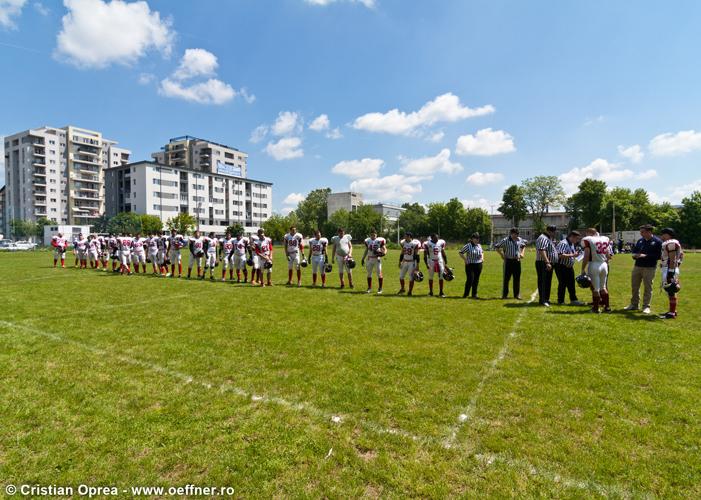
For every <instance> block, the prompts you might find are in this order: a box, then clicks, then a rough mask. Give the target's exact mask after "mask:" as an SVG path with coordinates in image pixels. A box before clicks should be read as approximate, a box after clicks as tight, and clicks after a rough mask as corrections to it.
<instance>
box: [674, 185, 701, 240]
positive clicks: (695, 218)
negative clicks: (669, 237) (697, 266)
mask: <svg viewBox="0 0 701 500" xmlns="http://www.w3.org/2000/svg"><path fill="white" fill-rule="evenodd" d="M679 215H680V217H679V218H680V225H679V233H680V234H679V236H680V238H681V241H682V242H683V243H685V244H686V245H689V246H692V247H694V248H699V247H701V192H699V191H694V192H693V193H691V195H690V196H687V197H686V198H684V199H683V200H682V208H681V211H680V214H679Z"/></svg>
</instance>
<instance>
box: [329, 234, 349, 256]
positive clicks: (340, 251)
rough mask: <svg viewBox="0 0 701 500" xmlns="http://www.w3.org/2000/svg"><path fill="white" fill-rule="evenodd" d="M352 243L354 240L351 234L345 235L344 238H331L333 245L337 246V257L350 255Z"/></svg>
mask: <svg viewBox="0 0 701 500" xmlns="http://www.w3.org/2000/svg"><path fill="white" fill-rule="evenodd" d="M351 241H353V238H352V237H351V235H350V234H344V235H343V237H341V236H338V235H336V236H334V237H333V238H331V243H333V244H334V245H336V255H340V256H341V257H345V256H346V255H348V254H349V253H350V251H351Z"/></svg>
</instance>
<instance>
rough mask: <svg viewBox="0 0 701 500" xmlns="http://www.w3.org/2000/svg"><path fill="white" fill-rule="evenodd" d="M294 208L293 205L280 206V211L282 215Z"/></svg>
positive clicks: (287, 213)
mask: <svg viewBox="0 0 701 500" xmlns="http://www.w3.org/2000/svg"><path fill="white" fill-rule="evenodd" d="M294 209H295V207H282V208H281V209H280V213H281V214H282V215H289V213H290V212H292V210H294Z"/></svg>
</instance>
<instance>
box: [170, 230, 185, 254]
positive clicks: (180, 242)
mask: <svg viewBox="0 0 701 500" xmlns="http://www.w3.org/2000/svg"><path fill="white" fill-rule="evenodd" d="M168 245H170V251H171V252H178V251H180V249H181V248H182V247H184V246H185V238H183V237H182V235H180V234H176V235H175V236H173V235H170V236H168Z"/></svg>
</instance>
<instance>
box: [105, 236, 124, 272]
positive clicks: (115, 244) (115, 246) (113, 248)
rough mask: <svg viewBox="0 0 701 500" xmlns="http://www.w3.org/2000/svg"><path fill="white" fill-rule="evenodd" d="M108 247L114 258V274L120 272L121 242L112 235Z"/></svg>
mask: <svg viewBox="0 0 701 500" xmlns="http://www.w3.org/2000/svg"><path fill="white" fill-rule="evenodd" d="M107 247H108V248H109V252H110V257H111V258H112V272H113V273H116V272H119V270H118V269H117V266H119V265H120V263H121V260H122V257H121V255H120V251H119V240H118V239H117V237H116V236H115V235H113V234H110V236H109V239H108V240H107Z"/></svg>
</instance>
